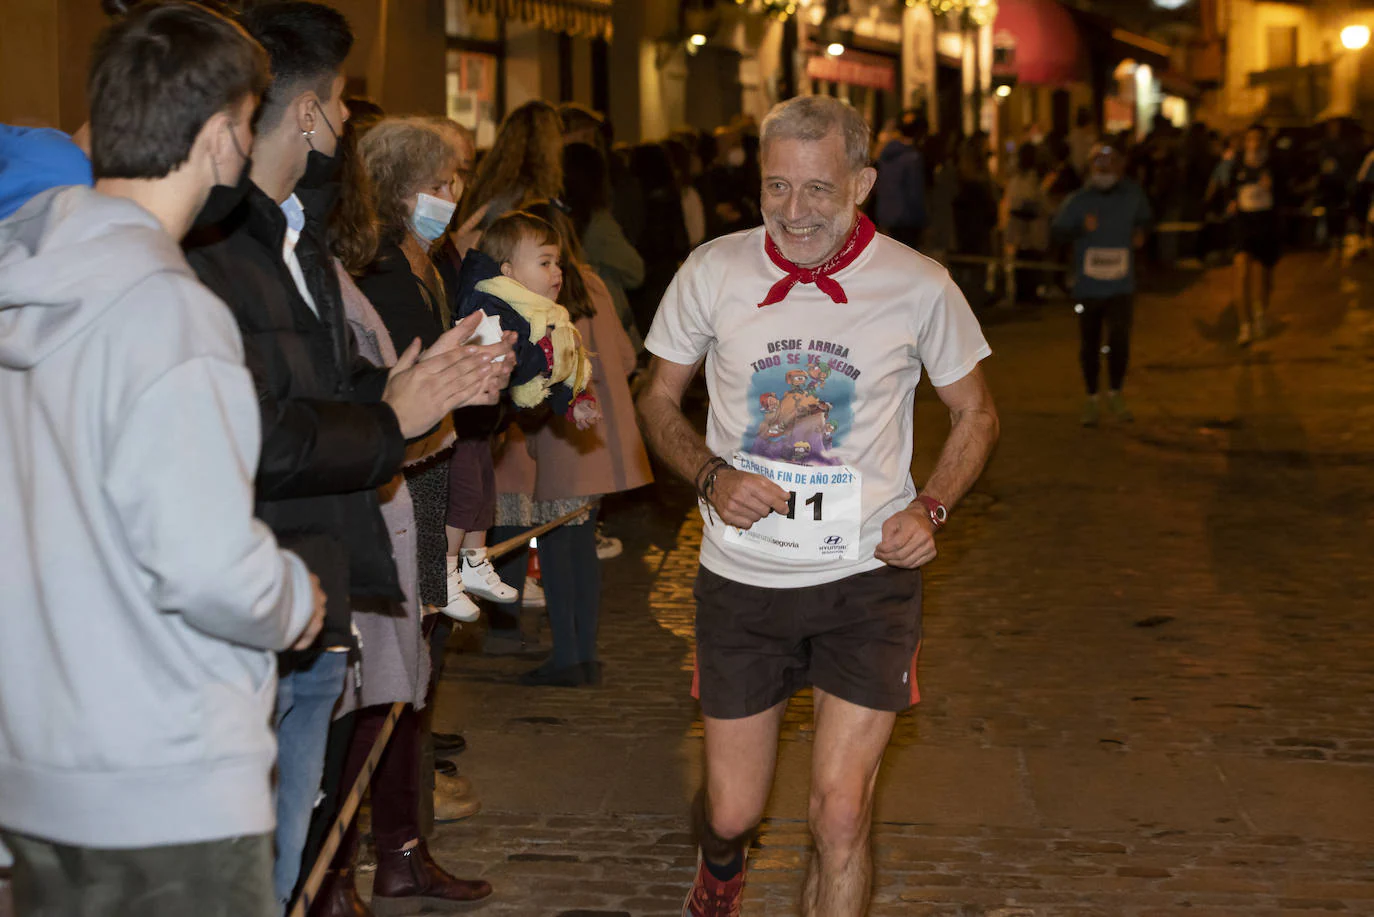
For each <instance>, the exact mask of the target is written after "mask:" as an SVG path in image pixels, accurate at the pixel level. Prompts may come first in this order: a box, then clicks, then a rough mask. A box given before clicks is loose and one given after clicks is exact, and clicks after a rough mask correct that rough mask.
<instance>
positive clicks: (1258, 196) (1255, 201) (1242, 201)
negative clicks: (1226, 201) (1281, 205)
mask: <svg viewBox="0 0 1374 917" xmlns="http://www.w3.org/2000/svg"><path fill="white" fill-rule="evenodd" d="M1236 206H1238V207H1239V208H1240V209H1241V210H1242V211H1244V212H1246V213H1254V212H1255V211H1257V210H1272V209H1274V192H1273V191H1271V190H1270V189H1269V188H1266V187H1264V186H1263V185H1261V184H1258V183H1256V184H1253V185H1241V186H1240V193H1239V194H1237V195H1236Z"/></svg>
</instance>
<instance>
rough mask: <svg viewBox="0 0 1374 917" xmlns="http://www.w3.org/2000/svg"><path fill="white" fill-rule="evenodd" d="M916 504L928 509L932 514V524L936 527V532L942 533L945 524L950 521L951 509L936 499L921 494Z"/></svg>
mask: <svg viewBox="0 0 1374 917" xmlns="http://www.w3.org/2000/svg"><path fill="white" fill-rule="evenodd" d="M916 502H917V503H919V504H921V505H922V506H924V507H925V508H926V511H927V512H928V513H930V524H931V525H933V526H935V531H937V532H938V531H940V529H941V528H943V527H944V524H945V523H946V522H948V521H949V508H948V507H946V506H945V505H944V504H943V503H941V502H940V501H939V500H937V499H935V498H934V497H927V496H926V495H925V494H921V495H920V496H919V497H917V498H916Z"/></svg>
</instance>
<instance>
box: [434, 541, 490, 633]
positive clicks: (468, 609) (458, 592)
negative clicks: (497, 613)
mask: <svg viewBox="0 0 1374 917" xmlns="http://www.w3.org/2000/svg"><path fill="white" fill-rule="evenodd" d="M445 560H446V562H447V567H448V581H447V583H448V604H447V605H445V606H444V607H443V608H441V609H440V611H442V612H443V613H444V614H446V615H448V616H449V617H450V618H453V619H454V620H455V621H462V622H463V623H465V624H471V623H472V622H473V621H476V620H477V619H478V618H480V617H481V616H482V610H481V609H480V608H478V607H477V603H476V602H474V601H473V600H472V599H470V598H468V594H467V592H466V591H465V590H464V589H463V572H462V570H460V569H459V563H458V561H459V558H457V557H453V556H451V555H450V556H449V557H447V558H445Z"/></svg>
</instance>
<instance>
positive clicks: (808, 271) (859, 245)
mask: <svg viewBox="0 0 1374 917" xmlns="http://www.w3.org/2000/svg"><path fill="white" fill-rule="evenodd" d="M874 232H875V230H874V228H873V221H872V220H870V219H869V218H868V217H866V216H864V215H863V214H862V213H861V214H859V220H858V222H857V223H855V224H854V228H853V229H852V230H850V231H849V238H847V239H845V240H844V244H843V245H841V246H840V250H839V251H837V252H835V254H834V255H832V256H831V257H830V260H828V261H826V262H825V263H824V264H822V265H820V266H819V267H797V266H796V265H795V264H793V263H792V262H791V261H788V260H787V259H786V258H784V257H783V255H782V252H781V251H779V249H778V246H777V245H776V244H774V242H773V237H772V236H770V235H768V233H767V232H765V233H764V237H765V238H766V239H767V240H768V241H766V242H765V243H764V245H763V249H764V251H766V252H768V257H769V258H771V259H772V261H773V263H774V264H776V265H777V266H778V267H780V268H781V269H782V270H784V271H786V272H787V276H786V277H784V278H782V279H781V280H779V281H778V282H777V283H775V284H773V288H772V289H771V290H769V291H768V295H767V296H765V297H764V299H763V302H761V303H759V308H760V309H762V308H763V307H764V306H771V305H773V303H778V302H782V301H783V300H784V299H786V298H787V294H788V293H789V292H791V290H792V288H793V287H794V286H796V285H797V284H799V283H814V284H815V285H816V287H817V288H818V289H820V291H821V292H822V293H824V294H826V295H827V296H829V297H830V298H831V299H832V300H834V301H835V302H841V303H847V302H849V297H847V296H845V295H844V287H842V286H840V285H839V284H838V283H837V282H836V281H834V280H832V279H831V278H830V275H831V274H834V273H837V272H839V271H842V270H844V269H845V268H847V267H849V266H850V265H851V264H853V263H854V259H856V258H858V257H859V255H861V254H862V253H863V250H864V249H865V248H867V247H868V243H870V242H872V241H873V235H874Z"/></svg>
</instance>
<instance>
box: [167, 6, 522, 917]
mask: <svg viewBox="0 0 1374 917" xmlns="http://www.w3.org/2000/svg"><path fill="white" fill-rule="evenodd" d="M242 22H243V25H244V27H245V28H246V29H247V30H248V32H249V34H251V35H252V36H253V37H254V38H256V39H257V40H258V41H259V42H261V43H262V45H263V47H265V48H266V49H267V53H268V55H269V57H270V58H271V63H272V74H273V82H272V85H271V86H270V87H269V89H268V91H267V95H266V97H265V99H264V102H263V107H262V110H261V111H260V112H259V115H258V121H257V137H256V139H255V140H254V142H253V145H252V161H251V165H250V166H249V167H248V168H246V169H245V170H244V180H243V181H241V182H240V183H239V184H238V185H237V186H235V187H233V188H230V187H227V186H226V187H224V188H223V189H222V190H221V192H220V193H219V194H218V195H217V196H216V198H215V199H213V200H212V204H213V206H212V207H210V208H207V212H206V213H203V214H202V219H201V223H203V224H204V223H212V224H213V225H207V226H204V227H203V228H202V231H201V232H199V233H196V234H193V236H192V237H190V238H188V257H189V260H190V262H191V264H192V266H193V267H194V268H195V269H196V272H197V273H198V274H199V275H200V277H201V279H202V280H203V281H204V282H205V284H206V285H207V286H209V287H210V288H211V289H212V290H214V291H215V292H217V293H218V294H219V295H220V296H221V298H223V299H224V300H225V301H226V302H227V303H228V304H229V306H230V308H231V309H232V310H233V312H234V315H235V317H236V318H237V319H238V322H239V326H240V328H241V329H242V331H243V336H244V342H245V350H246V357H247V364H248V368H249V370H250V371H251V372H252V374H253V380H254V382H255V384H256V385H257V388H258V398H259V403H260V405H261V412H262V427H263V446H262V455H261V461H260V463H259V466H258V474H257V497H258V503H257V508H258V514H259V516H260V517H261V518H262V519H263V520H264V521H265V522H267V524H268V525H269V526H271V527H272V530H273V531H274V532H275V533H276V534H277V537H278V538H280V539H281V540H282V542H283V543H284V544H286V545H287V546H290V547H292V548H293V549H294V550H296V551H297V552H298V553H299V554H300V555H301V556H302V558H304V560H305V561H306V563H307V565H309V567H310V569H311V571H312V572H314V573H316V574H317V575H318V576H319V577H320V579H321V581H322V582H323V583H324V584H325V590H326V592H328V593H329V597H330V603H329V608H328V614H327V617H326V623H325V627H324V632H323V633H322V635H321V638H320V640H319V641H318V642H317V643H316V644H315V645H314V646H312V647H311V648H310V649H309V650H308V651H306V652H303V653H291V654H284V655H283V656H282V657H281V660H280V675H281V686H280V688H279V690H278V698H277V710H276V725H277V737H278V744H279V749H280V751H279V762H278V786H277V822H278V825H277V864H276V871H275V885H276V893H277V898H278V900H279V901H280V902H282V903H283V904H284V903H285V902H286V901H287V900H288V899H289V897H290V895H291V892H292V889H293V888H294V886H295V884H296V879H297V876H298V873H299V871H300V867H301V862H300V858H301V851H302V848H303V846H304V844H305V839H306V835H307V831H308V827H309V823H310V818H311V810H312V807H313V805H314V802H315V799H316V796H317V794H318V792H319V789H320V781H321V775H322V772H323V769H324V758H325V747H326V742H327V736H328V731H329V723H330V715H331V711H332V708H333V707H334V704H335V701H336V700H337V699H338V697H339V694H340V692H341V691H342V690H343V688H344V679H345V669H346V667H347V665H348V656H349V652H350V650H351V649H352V648H353V638H352V635H351V631H350V616H351V605H352V604H353V603H352V602H351V601H350V600H351V599H383V600H400V599H401V598H402V595H401V592H400V587H399V583H398V579H397V575H396V568H395V564H394V562H393V560H392V556H391V548H390V542H389V540H388V537H387V532H386V529H385V526H384V524H383V522H382V517H381V513H380V511H379V508H378V497H377V493H376V488H377V487H379V486H380V485H382V484H384V483H386V482H387V481H389V480H390V479H391V478H392V476H393V475H394V474H395V473H396V472H397V470H398V469H399V468H400V465H401V462H402V458H403V455H404V449H405V443H406V440H407V439H410V438H414V437H417V436H420V435H421V434H423V433H425V432H426V431H428V430H429V429H430V428H431V427H433V426H434V425H435V424H436V423H437V422H438V421H439V419H440V418H441V417H443V416H444V415H445V414H447V413H448V412H450V411H452V410H453V409H454V408H456V407H459V406H461V405H463V404H469V403H490V402H493V401H494V400H495V398H496V394H497V389H499V384H489V383H491V382H492V380H496V379H498V378H499V373H498V372H497V369H498V367H497V366H495V365H493V364H492V363H491V358H492V357H493V356H495V355H496V352H495V349H492V350H477V349H475V348H466V347H461V346H457V345H458V343H459V342H458V341H457V339H456V338H457V334H456V333H455V334H454V335H448V336H446V337H445V338H444V339H441V340H439V341H437V342H435V343H434V345H433V346H432V347H431V348H430V349H429V350H428V351H427V352H426V353H425V354H424V355H423V356H420V357H419V358H418V360H417V355H418V354H419V350H420V347H419V344H418V343H416V344H415V345H413V346H411V347H410V349H409V350H406V351H405V353H403V354H402V356H401V358H400V359H399V361H398V362H397V364H396V365H395V366H394V367H393V368H392V369H391V370H390V372H388V371H387V370H384V369H377V368H375V367H373V366H372V365H371V364H370V363H367V362H366V361H365V360H362V359H361V358H360V357H359V356H358V354H357V350H356V347H355V344H354V341H353V339H352V337H351V332H350V330H349V327H348V324H347V322H346V319H345V316H344V312H343V309H342V305H341V300H340V293H339V280H338V277H337V275H336V274H335V272H334V265H333V259H332V256H331V255H330V252H329V250H328V248H327V246H326V243H325V232H324V222H323V221H324V219H325V218H326V217H327V215H328V209H329V207H330V206H331V201H330V198H332V196H333V193H332V191H331V189H330V187H329V186H330V185H331V183H332V182H333V180H334V173H335V169H336V162H335V159H334V157H335V153H336V148H337V144H338V135H339V132H340V131H341V130H342V129H343V125H344V121H345V120H346V119H347V117H348V110H347V108H346V107H345V106H344V105H343V102H342V93H343V86H344V76H343V72H342V67H343V63H344V59H345V57H347V55H348V52H349V49H350V48H351V47H352V43H353V35H352V32H351V31H350V30H349V27H348V23H347V22H346V21H345V20H344V18H343V16H341V15H340V14H339V13H338V12H337V11H335V10H333V9H331V8H329V7H327V6H324V5H323V4H317V3H305V2H274V3H265V4H260V5H257V6H254V7H253V8H252V9H251V10H250V11H249V12H248V13H246V14H245V15H244V16H243V18H242ZM239 152H240V153H246V152H247V149H246V148H245V149H244V150H242V151H239ZM298 189H299V190H300V192H301V194H300V195H298V194H297V193H296V192H297V190H298ZM310 192H318V193H315V194H311V193H310ZM302 196H307V197H310V198H312V200H313V201H314V204H315V207H314V208H312V210H310V211H307V209H306V207H305V205H304V204H303V203H302ZM398 349H404V348H398Z"/></svg>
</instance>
